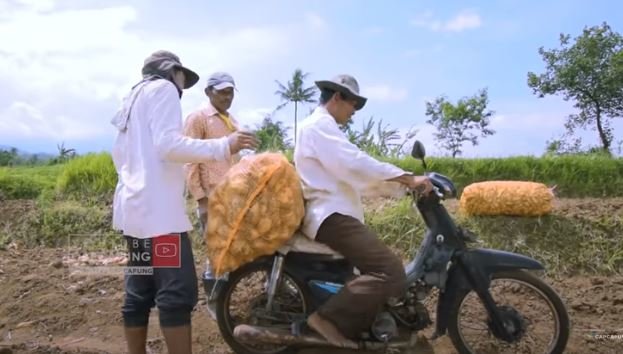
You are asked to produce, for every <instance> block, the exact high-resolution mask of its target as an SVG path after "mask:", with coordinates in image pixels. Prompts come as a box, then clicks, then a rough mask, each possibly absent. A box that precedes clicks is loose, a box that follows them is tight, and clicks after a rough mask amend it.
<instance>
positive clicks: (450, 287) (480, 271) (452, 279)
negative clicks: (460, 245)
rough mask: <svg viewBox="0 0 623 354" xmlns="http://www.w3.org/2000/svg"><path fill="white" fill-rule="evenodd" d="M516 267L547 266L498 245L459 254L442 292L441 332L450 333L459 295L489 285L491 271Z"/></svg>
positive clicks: (537, 268)
mask: <svg viewBox="0 0 623 354" xmlns="http://www.w3.org/2000/svg"><path fill="white" fill-rule="evenodd" d="M515 269H529V270H543V269H544V267H543V265H542V264H541V263H539V262H538V261H537V260H534V259H532V258H530V257H526V256H523V255H520V254H516V253H512V252H506V251H501V250H494V249H486V248H478V249H471V250H467V251H464V252H462V253H461V254H458V255H456V257H455V259H454V261H453V263H452V265H451V266H450V268H449V269H448V279H447V281H446V287H445V289H444V291H440V292H439V299H438V301H437V321H436V322H437V326H436V327H437V328H436V332H437V334H438V335H443V334H445V333H446V329H447V328H448V318H449V313H450V311H452V310H453V309H452V308H451V306H452V304H453V303H454V302H455V299H456V297H457V296H459V295H460V294H461V293H463V292H464V291H465V290H471V289H475V288H476V287H481V288H484V289H487V288H489V284H490V282H491V274H493V273H496V272H500V271H509V270H515Z"/></svg>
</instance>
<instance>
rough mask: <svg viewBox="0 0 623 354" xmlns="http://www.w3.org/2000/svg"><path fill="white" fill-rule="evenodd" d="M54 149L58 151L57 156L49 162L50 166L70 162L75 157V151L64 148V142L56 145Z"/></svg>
mask: <svg viewBox="0 0 623 354" xmlns="http://www.w3.org/2000/svg"><path fill="white" fill-rule="evenodd" d="M56 148H57V149H58V156H57V157H55V158H54V159H52V160H50V164H56V163H64V162H66V161H67V160H70V159H73V158H74V157H76V150H75V149H68V148H66V147H65V142H62V143H60V144H56Z"/></svg>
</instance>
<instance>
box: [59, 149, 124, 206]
mask: <svg viewBox="0 0 623 354" xmlns="http://www.w3.org/2000/svg"><path fill="white" fill-rule="evenodd" d="M116 184H117V172H116V171H115V167H114V165H113V162H112V157H111V156H110V154H108V153H99V154H87V155H84V156H80V157H78V158H75V159H72V160H70V161H69V162H68V163H66V164H65V167H64V168H63V172H62V173H61V174H60V176H59V177H58V180H57V183H56V189H57V191H58V192H59V193H61V194H63V195H65V196H69V197H74V198H76V199H84V198H87V199H100V198H104V199H109V198H111V196H112V195H113V193H114V190H115V186H116Z"/></svg>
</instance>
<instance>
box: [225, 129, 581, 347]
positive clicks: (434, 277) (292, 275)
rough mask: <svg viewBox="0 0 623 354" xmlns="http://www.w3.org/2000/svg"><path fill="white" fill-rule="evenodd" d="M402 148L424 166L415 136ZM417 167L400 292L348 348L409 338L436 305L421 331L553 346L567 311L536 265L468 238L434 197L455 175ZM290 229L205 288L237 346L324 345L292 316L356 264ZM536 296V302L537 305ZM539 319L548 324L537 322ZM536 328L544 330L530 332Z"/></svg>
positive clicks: (303, 313) (491, 342)
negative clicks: (262, 253) (418, 234)
mask: <svg viewBox="0 0 623 354" xmlns="http://www.w3.org/2000/svg"><path fill="white" fill-rule="evenodd" d="M411 155H412V156H413V157H414V158H416V159H419V160H421V161H422V164H423V165H424V169H425V170H426V169H427V168H426V162H425V160H424V157H425V156H426V154H425V148H424V146H423V145H422V144H421V143H420V142H419V141H416V142H415V144H414V145H413V149H412V152H411ZM426 175H427V176H428V177H429V179H430V181H431V182H432V184H433V186H434V192H433V193H430V194H429V195H427V196H420V195H419V193H417V192H415V191H412V192H410V193H409V194H410V196H411V197H412V198H413V207H414V209H416V210H417V211H419V213H420V214H421V217H422V218H423V220H424V222H425V224H426V228H427V232H426V234H425V236H424V239H423V241H422V243H421V245H420V247H419V249H418V251H417V253H416V254H415V256H414V258H413V260H411V262H409V263H408V264H407V265H406V267H405V272H406V275H407V284H408V286H407V289H406V291H405V293H404V295H403V296H402V297H400V298H392V299H390V300H389V301H388V302H387V304H386V305H385V307H384V309H383V310H382V311H381V312H380V313H379V314H378V315H377V316H376V320H375V321H374V323H373V324H372V326H371V328H370V329H369V331H367V332H365V333H362V334H361V336H360V338H358V340H357V341H356V347H355V348H351V349H357V350H376V349H378V350H382V349H387V348H399V349H400V348H403V349H408V348H413V347H414V346H415V345H416V341H417V334H418V332H421V331H423V330H424V329H426V328H428V327H430V326H431V325H432V324H433V322H432V320H431V317H432V316H431V312H436V321H435V326H434V330H435V331H434V334H433V335H432V337H430V339H431V340H435V339H437V338H439V337H440V336H443V335H446V334H447V335H448V336H449V337H450V339H451V341H452V344H453V345H454V347H455V348H456V350H457V351H458V352H459V353H461V354H475V353H482V352H492V353H500V352H508V353H517V352H529V353H546V354H556V353H562V352H563V351H564V349H565V347H566V344H567V340H568V338H569V326H570V325H569V316H568V313H567V310H566V307H565V305H564V304H563V302H562V300H561V298H560V296H559V295H558V294H557V293H556V292H555V291H554V290H553V289H552V288H551V287H550V286H549V285H548V284H546V283H545V282H544V281H543V280H542V279H541V278H540V277H539V275H538V272H540V271H541V272H542V271H543V270H544V267H543V265H542V264H541V263H539V262H538V261H537V260H534V259H532V258H529V257H526V256H523V255H520V254H515V253H511V252H506V251H501V250H494V249H485V248H473V247H470V246H469V245H470V244H473V243H476V242H477V239H476V235H475V234H473V233H472V232H470V231H469V230H467V229H464V228H462V227H460V226H457V225H456V224H455V222H454V220H453V219H452V217H451V216H450V215H449V214H448V212H447V210H446V208H445V207H444V205H443V204H442V201H443V200H445V199H449V198H456V197H457V190H456V188H455V186H454V184H453V183H452V181H451V180H450V179H449V178H447V177H446V176H443V175H441V174H439V173H435V172H427V173H426ZM294 239H295V241H293V242H292V243H291V244H289V245H288V246H287V247H284V248H283V249H280V250H279V251H278V252H276V253H275V254H274V255H272V256H266V257H261V258H258V259H256V260H255V261H253V262H251V263H248V264H246V265H244V266H242V267H240V268H239V269H237V270H236V271H234V272H232V273H231V274H229V277H228V280H227V281H223V282H220V283H219V284H217V287H216V288H215V290H214V291H215V293H214V294H213V296H217V305H216V316H217V322H218V327H219V329H220V332H221V334H222V336H223V338H224V339H225V341H226V342H227V343H228V345H229V346H230V347H231V348H232V349H233V350H234V351H235V352H236V353H238V354H268V353H271V354H286V353H295V352H296V351H297V350H300V349H301V348H304V347H311V346H319V347H331V344H330V343H328V342H327V341H326V340H324V339H323V338H322V337H320V336H319V335H316V334H313V333H303V332H300V331H299V330H297V329H298V328H299V327H298V326H296V325H295V324H297V323H301V322H304V321H305V318H306V317H307V316H308V315H310V314H311V313H313V312H314V311H315V310H316V308H318V307H319V306H320V305H322V304H323V303H324V302H325V301H327V299H329V298H330V297H331V296H332V295H334V294H336V293H337V292H339V290H340V288H341V287H342V286H343V284H345V283H346V282H347V281H348V279H349V278H350V277H352V276H353V274H355V273H354V272H356V270H355V269H354V268H353V267H352V266H351V265H349V263H348V261H347V260H345V259H344V258H342V257H341V256H340V255H339V254H337V253H336V252H334V251H333V250H331V249H329V248H328V247H326V246H323V245H321V244H319V243H315V242H313V241H311V240H308V239H306V238H305V237H304V236H301V237H295V238H294ZM306 240H307V241H306ZM505 282H507V283H510V285H508V284H507V285H504V284H505ZM498 284H500V289H498V288H497V287H495V286H496V285H498ZM505 291H507V292H508V293H509V294H508V295H504V292H505ZM435 292H436V293H438V294H437V296H436V306H435V305H434V300H435V297H434V293H435ZM537 300H544V304H541V305H542V306H541V307H538V304H537ZM531 315H532V316H531ZM548 319H551V320H552V322H553V325H552V326H551V327H552V328H549V325H547V324H545V325H544V322H545V320H548ZM464 321H473V322H475V324H473V325H472V326H477V327H476V328H474V327H470V326H466V325H464V324H463V322H464ZM548 328H549V329H548ZM473 331H475V332H476V333H472V332H473ZM533 332H536V333H533ZM546 332H547V333H549V332H551V333H549V334H547V333H546ZM537 334H539V335H541V336H544V337H545V340H537V339H535V338H534V336H535V335H537ZM539 339H540V337H539Z"/></svg>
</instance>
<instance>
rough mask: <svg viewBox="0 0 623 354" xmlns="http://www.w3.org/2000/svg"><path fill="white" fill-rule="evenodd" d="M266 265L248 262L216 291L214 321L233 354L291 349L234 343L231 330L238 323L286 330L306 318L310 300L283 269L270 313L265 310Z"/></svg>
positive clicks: (289, 352)
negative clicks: (295, 322) (217, 293)
mask: <svg viewBox="0 0 623 354" xmlns="http://www.w3.org/2000/svg"><path fill="white" fill-rule="evenodd" d="M271 268H272V264H271V263H270V262H254V263H249V264H247V265H245V266H243V267H241V268H239V269H237V270H236V271H235V272H233V273H231V274H230V275H229V280H228V281H227V282H226V283H225V284H224V286H223V288H222V289H221V290H220V294H219V296H218V301H217V305H216V319H217V322H218V327H219V330H220V332H221V335H222V336H223V339H225V342H227V344H228V345H229V346H230V348H231V349H232V350H233V351H234V352H235V353H236V354H293V353H295V352H296V351H295V349H294V348H290V347H287V346H275V345H272V344H257V345H251V344H248V343H242V342H239V341H238V340H236V338H235V337H234V335H233V332H234V328H236V326H238V325H240V324H247V325H253V326H263V327H274V328H281V329H284V328H290V325H291V323H292V322H294V321H296V320H300V319H302V318H306V315H307V314H308V311H309V309H310V298H309V296H307V292H306V291H305V288H304V286H303V285H302V284H299V282H298V281H297V280H296V279H295V278H294V277H292V276H291V275H290V274H288V273H287V272H286V271H285V270H284V272H283V273H282V274H281V278H280V281H279V285H278V286H277V291H276V294H275V298H274V302H273V306H272V309H271V311H267V310H266V303H267V299H268V296H267V289H268V280H269V279H270V273H271Z"/></svg>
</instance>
